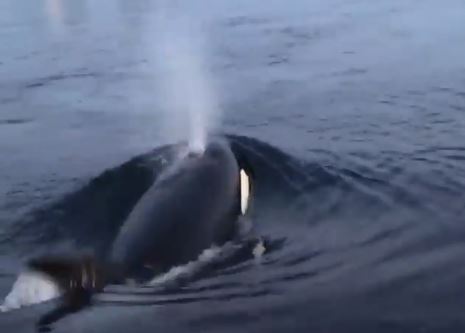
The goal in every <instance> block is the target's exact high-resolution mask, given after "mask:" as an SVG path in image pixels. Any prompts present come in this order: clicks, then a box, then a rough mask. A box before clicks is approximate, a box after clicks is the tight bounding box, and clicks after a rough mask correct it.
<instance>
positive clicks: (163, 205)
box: [28, 140, 241, 326]
mask: <svg viewBox="0 0 465 333" xmlns="http://www.w3.org/2000/svg"><path fill="white" fill-rule="evenodd" d="M239 170H240V169H239V166H238V162H237V160H236V158H235V156H234V154H233V152H232V151H231V148H230V146H229V144H228V143H227V142H226V141H223V140H216V141H214V142H211V143H209V144H208V145H207V147H206V149H205V151H204V152H203V153H188V154H186V156H184V157H182V158H181V159H180V160H178V161H176V162H174V163H173V164H172V165H171V166H170V167H168V168H167V170H165V171H164V172H163V173H162V175H160V177H159V178H158V179H157V180H156V181H155V182H154V184H153V185H152V186H151V187H150V188H149V189H148V190H147V191H146V192H145V193H144V195H143V196H142V197H141V198H140V200H139V201H138V202H137V204H136V205H135V206H134V208H133V210H132V211H131V213H130V214H129V216H128V218H127V219H126V221H125V222H124V223H123V225H122V226H121V229H120V230H119V232H118V234H117V236H116V238H115V240H114V242H113V245H112V248H111V253H110V255H109V256H108V258H106V260H105V261H104V262H99V261H98V260H96V259H95V258H93V257H91V256H85V257H75V258H63V257H45V258H44V257H41V258H37V259H33V260H31V261H29V263H28V266H29V267H30V268H31V269H32V270H36V271H40V272H43V273H45V274H47V275H49V276H50V277H52V279H54V280H55V281H56V282H58V284H59V285H60V286H61V288H62V289H63V290H64V291H65V292H64V297H63V302H62V305H61V306H60V307H58V308H57V309H55V310H54V311H52V312H50V313H48V314H46V315H45V316H43V317H42V318H41V320H40V321H39V323H38V325H39V326H43V325H48V324H50V323H52V322H54V321H56V320H58V319H59V318H61V317H63V316H64V315H65V314H67V313H70V312H74V311H77V310H79V309H81V308H82V307H83V306H85V305H87V304H89V303H90V300H91V296H92V294H94V293H96V292H99V291H101V290H102V289H103V287H104V286H105V285H107V284H109V283H122V282H124V281H125V279H126V278H129V277H131V278H133V277H136V276H137V275H138V272H140V271H141V270H143V269H144V268H145V267H150V269H151V270H152V271H154V272H164V271H166V270H168V269H169V268H171V267H173V266H176V265H180V264H183V263H187V262H189V261H191V260H194V259H196V258H197V257H198V256H199V254H200V253H201V252H202V251H203V250H205V249H207V248H209V247H211V246H212V245H221V244H223V243H225V242H226V241H229V240H232V239H234V237H235V236H236V235H237V220H238V218H239V216H240V215H241V212H240V178H239Z"/></svg>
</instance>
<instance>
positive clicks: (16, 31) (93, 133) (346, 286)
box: [0, 0, 465, 333]
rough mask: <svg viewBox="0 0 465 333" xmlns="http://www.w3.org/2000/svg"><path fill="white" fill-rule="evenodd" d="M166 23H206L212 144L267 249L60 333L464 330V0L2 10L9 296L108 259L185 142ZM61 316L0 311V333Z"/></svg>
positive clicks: (8, 0) (3, 262)
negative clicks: (248, 204) (24, 281)
mask: <svg viewBox="0 0 465 333" xmlns="http://www.w3.org/2000/svg"><path fill="white" fill-rule="evenodd" d="M167 7H169V10H170V11H171V13H173V12H174V13H178V12H182V13H184V15H187V16H189V17H191V18H193V20H194V21H196V22H202V24H203V29H204V30H203V34H204V36H203V37H205V40H207V41H208V42H207V43H206V44H199V45H201V46H202V59H203V61H204V62H203V66H204V67H202V68H203V69H204V70H205V75H207V74H208V76H207V77H208V80H207V81H208V82H207V83H208V86H209V88H208V89H209V90H208V92H209V93H211V94H212V96H214V98H215V104H214V105H215V108H216V109H217V110H219V111H218V112H219V113H221V119H220V121H219V125H217V127H216V129H215V130H216V131H217V132H219V133H223V134H224V135H226V136H227V138H228V139H229V140H230V142H231V145H232V147H233V149H234V151H235V153H236V154H241V155H243V156H246V157H247V159H248V160H249V161H250V164H251V165H252V167H253V169H254V171H255V175H256V181H255V186H254V189H255V192H254V201H255V202H254V203H255V205H254V219H253V221H254V224H255V225H256V227H257V230H258V231H259V233H260V234H261V235H263V237H265V238H266V239H267V240H269V248H268V249H267V251H266V252H265V253H264V255H263V256H262V258H261V259H260V260H259V261H258V262H257V261H256V260H253V259H250V258H249V259H247V260H239V261H237V260H236V261H233V262H230V263H229V264H227V265H225V264H222V265H218V267H217V269H215V270H213V271H212V272H210V273H209V274H208V275H206V276H204V277H202V278H199V279H195V280H193V281H192V282H191V283H187V284H185V285H184V286H183V287H181V288H178V289H174V290H169V291H166V290H161V289H160V288H159V287H157V286H144V287H142V286H130V285H128V286H114V287H112V288H108V289H107V290H106V291H105V292H104V293H103V294H101V295H98V297H96V300H95V303H94V305H93V306H92V307H89V308H86V309H84V310H82V311H80V312H77V313H74V314H70V315H69V316H65V317H63V318H61V319H60V320H58V321H56V322H55V323H53V324H52V325H51V326H50V327H49V329H51V330H52V331H54V332H82V331H85V332H102V331H113V332H127V331H134V332H153V331H155V330H158V331H164V332H166V331H169V332H207V331H210V332H237V331H239V330H241V331H246V332H263V331H268V332H284V331H286V332H287V331H295V332H322V333H325V332H460V331H463V330H464V329H465V317H464V309H465V283H464V281H465V265H464V258H465V241H464V240H465V224H464V215H465V214H464V213H465V165H464V164H465V144H464V143H465V116H464V113H465V60H464V59H465V44H464V43H465V3H464V2H463V1H459V0H448V1H445V2H439V1H433V0H425V1H421V2H420V1H400V0H393V1H387V0H380V1H369V0H348V1H341V0H338V1H336V0H327V1H323V0H308V1H306V0H305V1H304V0H293V1H283V0H281V1H278V0H270V1H266V2H265V1H258V0H247V1H245V0H237V1H226V0H219V1H214V0H209V1H207V0H205V1H191V2H188V1H176V2H163V1H155V0H135V1H123V0H119V1H118V0H81V1H72V0H43V1H26V0H24V1H15V0H4V1H2V2H1V3H0V298H1V299H3V298H5V297H6V296H7V295H8V293H9V292H10V290H11V288H12V286H13V284H14V282H15V281H16V279H17V276H18V274H19V273H20V272H21V271H22V270H23V263H24V262H25V260H27V259H28V258H30V257H31V256H34V255H38V254H42V253H47V252H49V251H73V250H75V249H80V250H82V249H86V250H94V251H100V250H102V249H104V248H105V247H107V246H108V244H109V243H111V240H112V237H113V236H114V234H115V232H116V230H117V228H118V227H119V225H120V224H121V223H122V222H123V220H124V217H125V216H126V215H127V212H128V211H129V210H130V209H131V207H132V206H133V205H134V203H135V202H136V201H137V199H138V198H139V197H140V195H141V194H142V193H143V191H144V190H145V189H146V188H147V187H148V186H149V185H150V184H151V182H152V181H153V179H154V178H155V177H156V175H157V172H158V171H159V170H160V169H161V167H162V165H163V164H164V163H165V162H166V161H169V156H170V147H171V145H172V144H173V143H176V142H177V141H178V140H180V139H182V137H183V134H184V133H185V132H186V120H185V117H184V116H185V115H184V114H183V113H182V112H177V111H176V112H174V111H173V109H172V108H171V107H172V105H173V104H172V103H171V102H172V101H173V100H172V99H173V98H174V99H175V100H176V99H178V98H179V100H183V99H185V96H184V95H183V94H182V92H183V91H180V94H179V96H177V94H176V91H175V88H176V85H174V86H172V87H171V90H170V94H168V95H167V94H166V90H165V89H164V88H165V86H164V85H165V84H166V76H165V75H164V74H163V73H164V72H163V70H164V64H165V61H164V59H163V56H160V53H159V51H158V47H159V44H158V42H157V36H158V33H159V31H158V30H157V29H160V26H159V25H157V17H159V15H160V12H163V11H164V10H166V8H167ZM166 63H170V64H171V66H175V65H176V62H175V63H174V65H173V63H172V62H170V61H169V60H168V59H167V60H166ZM181 74H182V71H181ZM196 75H198V74H196ZM181 79H182V75H181ZM199 79H202V80H205V77H204V76H203V74H202V77H201V78H199ZM189 80H191V81H189V82H194V83H195V82H197V81H196V77H194V78H193V77H189ZM202 82H203V81H202ZM204 83H205V82H204ZM204 83H202V86H206V85H205V84H204ZM194 85H195V84H194ZM173 87H174V90H173ZM210 89H211V90H210ZM207 95H208V94H207ZM205 96H206V95H205V94H200V95H199V98H205ZM168 97H169V99H170V100H168V101H167V100H166V99H167V98H168ZM187 100H189V101H191V100H192V95H191V96H190V97H189V99H187ZM194 100H195V98H194ZM203 102H205V101H203ZM176 105H177V106H179V104H176ZM201 105H211V104H201ZM55 305H56V304H55V303H54V302H53V301H51V302H46V303H42V304H38V305H33V306H27V307H23V308H21V309H19V310H15V311H10V312H6V313H0V331H1V332H33V331H35V330H37V326H36V323H37V322H38V320H39V319H40V318H41V317H43V316H44V315H45V314H46V313H48V312H49V311H50V310H51V309H53V308H54V306H55Z"/></svg>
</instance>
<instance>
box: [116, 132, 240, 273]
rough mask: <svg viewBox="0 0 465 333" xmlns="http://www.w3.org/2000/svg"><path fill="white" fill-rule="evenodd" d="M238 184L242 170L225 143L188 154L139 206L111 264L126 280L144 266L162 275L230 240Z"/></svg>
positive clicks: (118, 241)
mask: <svg viewBox="0 0 465 333" xmlns="http://www.w3.org/2000/svg"><path fill="white" fill-rule="evenodd" d="M239 186H240V181H239V167H238V165H237V162H236V159H235V156H234V155H233V153H232V151H231V150H230V148H229V145H228V144H227V143H226V142H224V141H215V142H213V143H210V144H209V145H208V146H207V147H206V150H205V151H204V152H203V153H202V154H196V153H190V154H188V155H186V156H185V157H183V158H181V159H180V160H179V161H176V162H175V163H174V164H173V165H172V166H171V167H169V168H168V170H166V171H165V172H164V173H163V174H162V175H161V176H160V178H159V179H158V180H157V181H156V182H155V183H154V184H153V185H152V186H151V187H150V188H149V189H148V190H147V192H146V193H145V194H144V195H143V196H142V198H141V199H140V200H139V202H138V203H137V204H136V206H135V207H134V209H133V210H132V212H131V213H130V215H129V217H128V218H127V220H126V221H125V223H124V224H123V225H122V227H121V229H120V231H119V233H118V236H117V238H116V239H115V241H114V244H113V247H112V252H111V256H110V263H111V264H112V265H114V266H116V267H117V269H118V271H119V274H122V275H123V276H128V275H131V274H132V273H134V272H135V271H137V270H138V268H140V267H142V266H150V267H152V268H154V269H155V270H156V271H164V270H166V269H168V268H170V267H172V266H174V265H179V264H182V263H186V262H188V261H190V260H193V259H195V258H197V257H198V255H199V254H200V253H201V252H202V251H203V250H204V249H206V248H208V247H210V246H212V245H213V244H217V245H220V244H222V243H224V242H225V241H227V240H229V239H231V238H232V237H233V235H234V232H235V226H236V219H237V216H238V214H239V206H238V204H239V191H238V188H239Z"/></svg>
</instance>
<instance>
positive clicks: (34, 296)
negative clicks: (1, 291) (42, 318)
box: [0, 271, 62, 312]
mask: <svg viewBox="0 0 465 333" xmlns="http://www.w3.org/2000/svg"><path fill="white" fill-rule="evenodd" d="M61 294H62V293H61V290H60V288H59V286H58V285H57V284H56V283H55V282H54V281H52V280H51V279H50V278H49V277H48V276H46V275H44V274H42V273H39V272H33V271H26V272H23V273H21V274H20V275H19V276H18V278H17V279H16V281H15V283H14V284H13V287H12V288H11V291H10V293H9V294H8V295H7V296H6V297H5V299H4V301H3V304H2V305H0V312H8V311H11V310H15V309H19V308H21V307H24V306H28V305H32V304H38V303H42V302H46V301H49V300H52V299H54V298H57V297H59V296H61Z"/></svg>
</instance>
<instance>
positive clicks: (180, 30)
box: [150, 7, 221, 152]
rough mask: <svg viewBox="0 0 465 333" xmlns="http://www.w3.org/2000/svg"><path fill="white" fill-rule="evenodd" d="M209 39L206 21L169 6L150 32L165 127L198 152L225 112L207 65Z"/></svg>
mask: <svg viewBox="0 0 465 333" xmlns="http://www.w3.org/2000/svg"><path fill="white" fill-rule="evenodd" d="M206 36H207V34H206V24H205V22H200V21H199V20H194V19H192V18H188V17H187V16H183V15H182V14H181V13H179V10H177V11H174V10H169V7H168V8H164V9H163V10H160V11H159V13H158V15H157V16H156V17H155V18H154V26H153V28H152V29H151V33H150V41H151V42H150V45H152V55H151V58H152V59H154V60H155V64H154V65H155V68H154V70H155V73H156V77H155V79H156V81H157V84H156V86H157V93H158V94H159V97H158V100H159V103H161V107H162V108H163V109H165V110H166V117H164V118H165V119H163V121H164V127H165V128H166V129H167V130H168V131H170V133H169V134H170V135H173V134H178V137H180V138H181V139H183V140H186V141H187V142H188V143H189V148H190V149H191V150H192V151H196V152H202V151H203V150H204V149H205V145H206V141H207V137H208V134H209V133H210V132H211V131H212V130H213V129H214V127H215V126H216V125H217V124H218V122H219V116H220V113H221V112H220V109H219V106H218V103H217V99H216V93H215V92H214V91H213V86H215V85H214V84H213V78H212V76H211V72H210V68H209V66H207V63H208V62H207V54H208V49H209V48H208V43H207V38H206ZM173 131H178V132H179V133H172V132H173Z"/></svg>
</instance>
